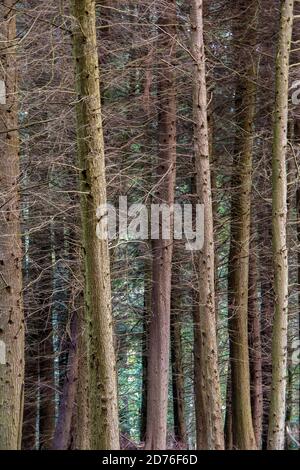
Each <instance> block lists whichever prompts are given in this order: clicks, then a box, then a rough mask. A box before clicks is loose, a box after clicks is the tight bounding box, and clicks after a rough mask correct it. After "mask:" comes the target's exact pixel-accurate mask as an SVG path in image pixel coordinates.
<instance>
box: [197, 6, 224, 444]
mask: <svg viewBox="0 0 300 470" xmlns="http://www.w3.org/2000/svg"><path fill="white" fill-rule="evenodd" d="M202 16H203V2H202V0H193V1H192V14H191V28H192V54H193V58H194V84H193V116H194V126H195V128H194V155H195V169H196V178H197V179H196V181H197V195H198V198H199V202H200V203H201V204H203V205H204V219H205V234H204V246H203V248H202V250H201V252H200V255H199V272H198V274H199V308H198V310H197V312H195V347H194V349H195V405H196V432H197V447H198V449H208V450H220V449H223V448H224V436H223V423H222V412H221V392H220V381H219V372H218V348H217V332H216V318H215V282H214V272H215V271H214V232H213V211H212V194H211V174H210V162H209V137H208V123H207V94H206V79H205V53H204V43H203V17H202Z"/></svg>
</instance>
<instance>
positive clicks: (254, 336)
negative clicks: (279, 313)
mask: <svg viewBox="0 0 300 470" xmlns="http://www.w3.org/2000/svg"><path fill="white" fill-rule="evenodd" d="M252 224H253V226H254V224H255V221H254V219H253V218H252ZM256 257H257V250H256V235H255V233H254V234H253V238H252V242H251V244H250V260H249V298H248V310H249V315H248V321H249V323H248V331H249V358H250V384H251V409H252V419H253V429H254V435H255V440H256V445H257V448H258V449H261V445H262V418H263V392H262V354H261V335H260V308H259V303H258V289H257V287H258V266H257V259H256Z"/></svg>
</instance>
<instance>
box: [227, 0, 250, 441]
mask: <svg viewBox="0 0 300 470" xmlns="http://www.w3.org/2000/svg"><path fill="white" fill-rule="evenodd" d="M237 7H238V9H239V14H240V18H239V26H238V29H237V27H236V28H234V36H235V41H236V44H239V45H240V44H242V47H243V50H242V51H240V50H238V51H236V54H239V61H238V72H239V77H238V84H237V91H236V113H237V135H236V142H235V146H236V148H235V155H234V161H233V177H232V200H231V239H230V254H229V299H230V302H229V334H230V358H231V377H232V393H231V396H232V420H233V423H232V424H233V445H234V448H237V449H240V450H252V449H255V448H256V443H255V437H254V431H253V425H252V415H251V401H250V372H249V354H248V326H247V323H248V276H249V242H250V206H251V184H252V152H253V139H254V132H253V122H254V117H255V108H256V85H255V78H256V65H255V62H256V58H255V57H252V54H253V49H252V48H253V45H254V44H255V35H254V34H253V31H255V24H253V22H255V18H256V16H257V6H256V2H253V3H252V8H251V10H250V14H251V18H253V19H252V22H251V23H250V26H249V27H250V28H251V29H250V30H249V27H248V28H247V25H248V24H249V3H248V2H247V1H245V0H240V1H239V2H238V3H237ZM252 15H253V16H252ZM241 27H244V28H245V31H246V32H245V31H244V30H243V31H241ZM249 52H250V54H249Z"/></svg>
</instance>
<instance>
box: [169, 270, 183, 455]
mask: <svg viewBox="0 0 300 470" xmlns="http://www.w3.org/2000/svg"><path fill="white" fill-rule="evenodd" d="M174 278H175V279H174ZM172 284H173V289H172V312H171V364H172V389H173V413H174V438H175V441H176V444H177V445H178V447H179V448H182V449H184V448H186V445H187V432H186V424H185V409H184V402H185V400H184V373H183V364H182V355H183V349H182V341H181V322H180V314H181V305H180V304H181V302H180V299H181V295H182V292H181V291H180V290H179V292H178V286H179V279H178V278H177V279H176V276H174V275H173V276H172Z"/></svg>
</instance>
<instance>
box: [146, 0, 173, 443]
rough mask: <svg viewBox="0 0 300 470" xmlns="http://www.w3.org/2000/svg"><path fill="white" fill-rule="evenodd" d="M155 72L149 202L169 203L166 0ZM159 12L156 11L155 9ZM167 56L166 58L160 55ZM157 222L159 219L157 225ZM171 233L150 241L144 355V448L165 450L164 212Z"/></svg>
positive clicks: (169, 12) (167, 284) (168, 243)
mask: <svg viewBox="0 0 300 470" xmlns="http://www.w3.org/2000/svg"><path fill="white" fill-rule="evenodd" d="M158 9H159V10H162V12H160V11H159V15H158V20H157V24H158V27H159V36H160V39H159V44H158V47H159V58H160V59H161V61H160V64H159V65H160V67H161V69H160V76H159V77H158V102H159V116H158V147H159V149H158V153H159V155H158V164H157V177H158V181H159V186H158V190H157V192H156V195H155V196H156V197H155V199H154V200H153V202H155V203H159V204H162V203H164V204H167V205H168V206H169V207H171V205H172V204H173V202H174V190H175V171H176V91H175V74H174V70H173V65H172V57H173V55H174V53H173V49H174V48H175V44H176V43H175V34H176V26H175V23H176V2H175V0H167V1H166V2H165V3H164V5H163V6H160V5H159V6H158ZM160 13H161V14H160ZM166 56H167V57H168V59H167V63H166V61H165V57H166ZM160 225H161V224H160ZM170 227H171V230H170V232H171V234H170V239H169V240H163V239H162V235H161V234H160V235H159V239H158V240H153V243H152V250H153V251H152V252H153V268H152V280H153V290H152V317H151V319H150V327H149V356H148V397H147V429H146V446H145V447H146V449H149V450H150V449H153V450H159V449H161V450H163V449H166V440H167V412H168V383H169V357H170V353H169V348H170V310H171V268H172V253H173V238H172V232H173V217H172V215H171V214H170Z"/></svg>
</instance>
